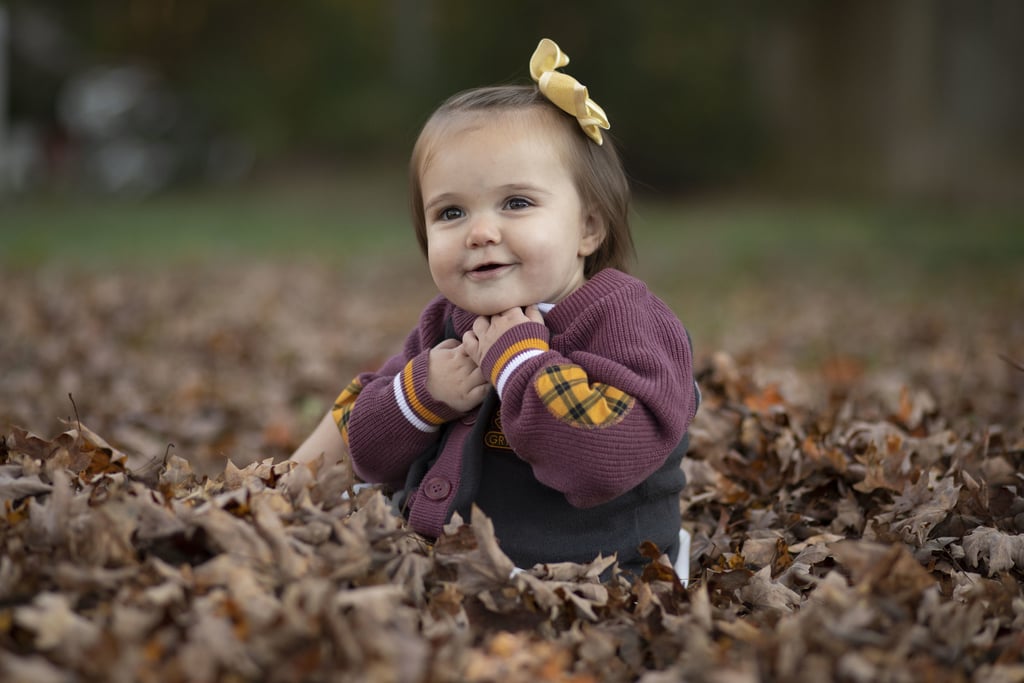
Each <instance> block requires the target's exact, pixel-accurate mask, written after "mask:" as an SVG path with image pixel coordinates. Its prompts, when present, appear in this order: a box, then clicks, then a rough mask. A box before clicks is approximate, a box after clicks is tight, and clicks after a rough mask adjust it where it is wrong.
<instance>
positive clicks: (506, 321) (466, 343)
mask: <svg viewBox="0 0 1024 683" xmlns="http://www.w3.org/2000/svg"><path fill="white" fill-rule="evenodd" d="M528 322H535V323H541V324H543V323H544V316H543V315H541V312H540V309H538V308H537V307H536V306H527V307H526V309H525V310H524V309H522V308H519V307H518V306H517V307H516V308H510V309H508V310H507V311H502V312H501V313H498V314H496V315H492V316H490V317H487V316H480V317H479V318H477V319H476V321H475V322H474V323H473V329H472V330H470V331H469V332H466V334H464V335H462V346H463V347H464V348H465V349H466V353H467V354H468V355H469V357H470V358H472V359H473V360H474V361H475V362H476V364H477V365H480V363H481V362H482V361H483V358H484V356H486V355H487V352H488V351H490V350H491V347H492V346H494V344H495V342H497V341H498V338H499V337H501V335H503V334H505V333H506V332H508V331H509V330H511V329H512V328H513V327H515V326H516V325H522V324H523V323H528Z"/></svg>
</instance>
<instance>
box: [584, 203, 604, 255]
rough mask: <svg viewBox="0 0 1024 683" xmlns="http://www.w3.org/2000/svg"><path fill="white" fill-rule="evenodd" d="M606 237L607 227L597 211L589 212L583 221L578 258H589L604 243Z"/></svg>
mask: <svg viewBox="0 0 1024 683" xmlns="http://www.w3.org/2000/svg"><path fill="white" fill-rule="evenodd" d="M607 236H608V225H607V223H606V222H605V220H604V217H603V216H602V215H601V214H600V213H598V212H597V211H591V212H590V213H589V214H587V215H586V216H585V217H584V219H583V235H582V237H581V238H580V251H579V255H580V256H590V255H591V254H593V253H594V252H595V251H597V248H598V247H600V246H601V244H602V243H604V239H605V237H607Z"/></svg>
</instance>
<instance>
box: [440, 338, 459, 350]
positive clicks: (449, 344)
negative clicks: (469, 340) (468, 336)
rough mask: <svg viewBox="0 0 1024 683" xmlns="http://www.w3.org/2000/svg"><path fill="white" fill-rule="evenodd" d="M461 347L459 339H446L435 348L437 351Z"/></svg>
mask: <svg viewBox="0 0 1024 683" xmlns="http://www.w3.org/2000/svg"><path fill="white" fill-rule="evenodd" d="M458 345H459V340H458V339H445V340H444V341H443V342H441V343H440V344H438V345H437V346H435V347H434V348H435V349H454V348H455V347H456V346H458Z"/></svg>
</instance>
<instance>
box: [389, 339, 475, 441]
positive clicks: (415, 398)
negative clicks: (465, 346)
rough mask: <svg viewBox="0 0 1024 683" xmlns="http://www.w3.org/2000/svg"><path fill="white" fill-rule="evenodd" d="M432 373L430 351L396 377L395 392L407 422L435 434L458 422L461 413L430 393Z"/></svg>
mask: <svg viewBox="0 0 1024 683" xmlns="http://www.w3.org/2000/svg"><path fill="white" fill-rule="evenodd" d="M429 369H430V351H429V350H427V351H424V352H423V353H421V354H419V355H418V356H416V357H415V358H413V359H412V360H410V361H409V362H408V363H406V364H405V367H404V368H403V369H402V371H401V372H400V373H398V374H397V375H395V379H394V381H393V382H392V388H393V391H394V395H395V401H396V402H397V403H398V407H399V408H400V409H401V411H402V414H403V415H404V416H405V419H407V420H408V421H409V423H410V424H412V425H413V426H414V427H416V429H419V430H420V431H422V432H434V431H437V429H438V428H439V427H440V426H441V425H442V424H444V423H445V422H449V421H451V420H454V419H455V418H457V417H458V416H459V415H460V413H459V412H458V411H457V410H455V409H454V408H452V407H451V406H449V405H448V404H447V403H444V402H443V401H438V400H437V399H435V398H434V397H433V396H431V395H430V392H429V391H427V373H428V371H429Z"/></svg>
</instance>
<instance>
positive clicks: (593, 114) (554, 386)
mask: <svg viewBox="0 0 1024 683" xmlns="http://www.w3.org/2000/svg"><path fill="white" fill-rule="evenodd" d="M568 61H569V58H568V57H567V56H566V55H565V54H564V53H563V52H562V51H561V50H560V49H559V48H558V46H557V45H556V44H555V43H554V42H552V41H550V40H547V39H545V40H542V41H541V42H540V45H539V46H538V47H537V50H536V52H535V53H534V55H533V57H532V59H531V60H530V73H531V75H532V77H533V79H534V81H535V84H532V85H526V86H500V87H487V88H478V89H473V90H469V91H466V92H462V93H459V94H457V95H455V96H453V97H452V98H450V99H449V100H448V101H447V102H445V103H444V104H443V105H441V107H440V108H439V109H438V110H437V111H436V112H434V114H433V115H432V116H431V117H430V119H429V120H428V121H427V123H426V124H425V126H424V127H423V130H422V132H421V133H420V136H419V138H418V140H417V142H416V144H415V147H414V148H413V152H412V159H411V164H410V178H411V191H412V192H411V194H412V208H413V216H414V225H415V230H416V237H417V239H418V240H419V244H420V246H421V248H422V249H423V251H424V253H425V255H426V258H427V263H428V264H429V268H430V274H431V276H432V277H433V280H434V282H435V283H436V285H437V288H438V290H439V292H440V294H439V295H438V296H437V297H436V298H434V299H433V301H431V302H430V303H429V304H428V305H427V306H426V308H425V309H424V310H423V312H422V313H421V315H420V319H419V324H418V325H417V326H416V328H415V329H414V330H413V331H412V332H411V333H410V334H409V336H408V337H407V338H406V340H405V344H404V346H403V348H402V350H401V352H400V353H398V354H396V355H395V356H393V357H392V358H391V359H389V360H388V361H387V362H386V363H384V365H383V366H382V367H381V368H380V369H379V370H377V371H376V372H369V373H364V374H361V375H359V376H358V377H356V378H355V379H353V380H352V382H351V383H350V384H349V385H348V386H347V387H346V388H345V389H344V391H342V392H341V395H340V396H339V397H338V399H337V401H336V402H335V404H334V406H333V408H332V409H331V410H330V411H329V413H328V414H327V415H326V416H325V417H324V419H323V421H322V422H321V423H320V424H319V426H318V427H317V428H316V429H315V430H314V432H313V433H312V434H311V435H310V437H309V438H308V439H307V440H306V441H305V442H304V443H303V444H302V445H301V446H300V447H299V449H298V450H297V451H296V452H295V453H294V454H293V456H292V458H293V459H294V460H296V461H299V462H306V461H310V460H312V459H314V458H317V457H319V456H320V455H321V454H323V455H325V456H326V458H327V459H328V460H329V461H330V460H335V459H337V458H339V457H341V455H342V453H344V452H346V451H347V452H348V453H349V455H350V457H351V459H352V463H353V466H354V469H355V472H356V474H357V475H358V476H359V477H360V478H362V479H363V480H364V481H367V482H373V483H381V484H385V485H387V486H388V487H390V488H392V489H393V490H394V491H395V492H396V494H395V495H396V500H397V502H398V503H399V505H400V508H401V510H402V511H403V513H404V514H405V515H406V516H407V518H408V521H409V524H410V526H411V527H412V528H413V529H415V530H416V531H417V532H419V533H421V534H423V535H424V536H427V537H431V538H436V537H437V536H438V535H439V534H440V533H441V530H442V527H443V525H444V524H445V523H446V522H447V521H448V520H449V519H450V518H451V516H452V514H453V513H454V512H456V511H458V512H459V513H460V514H461V515H462V516H463V518H468V516H469V510H470V508H471V506H472V505H473V504H476V505H477V506H479V508H480V509H481V510H483V512H484V513H486V514H487V515H488V516H489V517H490V519H491V520H492V522H493V523H494V528H495V532H496V535H497V537H498V541H499V543H500V545H501V547H502V549H503V550H504V551H505V552H506V553H507V554H508V555H509V557H510V558H511V559H512V560H513V562H515V563H516V564H517V565H518V566H520V567H530V566H532V565H533V564H535V563H550V562H562V561H573V562H590V561H592V560H593V559H594V558H595V557H596V556H597V555H598V554H603V555H605V556H607V555H610V554H612V553H615V554H617V557H618V560H619V564H620V566H621V567H622V568H623V569H626V570H632V571H640V570H641V569H642V566H643V563H644V562H645V561H646V560H645V559H644V558H643V557H642V556H641V554H640V552H639V550H638V546H640V544H641V543H643V542H644V541H652V542H653V543H655V544H656V545H657V546H658V547H659V548H660V549H661V550H662V551H663V552H666V553H668V554H669V556H670V557H671V559H672V561H673V562H675V561H676V559H677V556H678V555H679V550H680V542H681V541H680V539H681V538H684V539H685V538H686V537H685V534H683V535H681V534H680V506H679V495H680V491H681V490H682V488H683V485H684V483H685V477H684V475H683V472H682V470H681V469H680V461H681V459H682V457H683V454H684V453H685V451H686V447H687V437H686V434H687V428H688V426H689V424H690V422H691V421H692V419H693V417H694V415H695V413H696V411H697V406H698V404H699V392H698V391H697V388H696V385H695V383H694V380H693V374H692V351H691V348H690V341H689V337H688V335H687V332H686V331H685V329H684V328H683V325H682V324H681V323H680V322H679V320H678V319H677V318H676V316H675V315H674V314H673V313H672V311H671V310H670V309H669V308H668V307H667V306H666V305H665V304H664V303H663V302H662V301H661V300H660V299H658V298H657V297H655V296H654V295H653V294H651V293H650V292H649V291H648V290H647V288H646V286H645V285H644V284H643V282H641V281H640V280H638V279H636V278H634V277H632V276H630V275H627V274H626V272H625V271H626V268H627V266H628V262H629V260H630V258H631V256H632V250H633V244H632V237H631V234H630V228H629V215H628V214H629V202H630V190H629V184H628V181H627V179H626V176H625V172H624V170H623V168H622V164H621V161H620V159H619V156H618V154H617V153H616V151H615V148H614V146H613V145H612V143H611V141H610V140H609V139H607V136H606V135H604V134H603V131H604V130H606V129H608V127H609V124H608V120H607V117H606V116H605V113H604V111H603V110H602V109H601V108H600V107H599V106H598V105H597V104H596V103H595V102H594V101H593V100H591V99H590V97H589V93H588V91H587V89H586V88H585V87H583V86H582V85H580V84H579V83H578V82H577V81H576V80H575V79H574V78H572V77H571V76H568V75H566V74H565V73H562V72H560V71H557V69H559V68H561V67H563V66H565V65H566V64H567V63H568ZM680 559H681V560H683V561H684V562H682V564H683V565H684V566H685V559H686V558H685V555H684V557H683V558H680ZM683 578H685V576H684V577H683Z"/></svg>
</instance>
